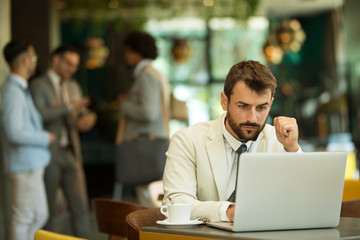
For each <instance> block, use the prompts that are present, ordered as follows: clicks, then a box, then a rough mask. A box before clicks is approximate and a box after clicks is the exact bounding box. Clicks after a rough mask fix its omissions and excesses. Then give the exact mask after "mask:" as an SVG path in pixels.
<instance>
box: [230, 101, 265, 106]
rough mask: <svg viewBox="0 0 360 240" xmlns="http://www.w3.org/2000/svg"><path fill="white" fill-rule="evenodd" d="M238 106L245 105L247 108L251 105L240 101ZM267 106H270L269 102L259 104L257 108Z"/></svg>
mask: <svg viewBox="0 0 360 240" xmlns="http://www.w3.org/2000/svg"><path fill="white" fill-rule="evenodd" d="M236 104H242V105H245V106H251V104H249V103H246V102H242V101H238V102H236ZM266 105H269V103H268V102H264V103H261V104H259V105H257V106H266Z"/></svg>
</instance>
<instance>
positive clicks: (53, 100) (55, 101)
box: [44, 74, 61, 106]
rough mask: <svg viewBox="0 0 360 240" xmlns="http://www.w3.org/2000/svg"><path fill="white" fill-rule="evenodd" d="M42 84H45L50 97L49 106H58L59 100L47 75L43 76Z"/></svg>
mask: <svg viewBox="0 0 360 240" xmlns="http://www.w3.org/2000/svg"><path fill="white" fill-rule="evenodd" d="M44 82H45V83H46V88H47V89H48V90H47V91H49V94H50V96H52V97H51V104H54V105H55V106H57V105H60V104H61V103H60V98H59V96H58V93H57V92H56V89H55V86H54V84H53V82H52V81H51V79H50V77H49V75H48V74H45V78H44Z"/></svg>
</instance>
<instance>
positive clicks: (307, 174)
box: [207, 152, 347, 232]
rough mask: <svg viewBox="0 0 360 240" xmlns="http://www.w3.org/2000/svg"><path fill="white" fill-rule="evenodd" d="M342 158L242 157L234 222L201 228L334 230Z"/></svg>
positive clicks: (318, 154) (311, 155)
mask: <svg viewBox="0 0 360 240" xmlns="http://www.w3.org/2000/svg"><path fill="white" fill-rule="evenodd" d="M346 158H347V154H346V153H345V152H312V153H244V154H242V155H241V157H240V164H239V167H240V168H239V175H238V183H237V191H236V207H235V217H234V222H233V223H229V222H220V223H207V224H208V225H209V226H213V227H217V228H222V229H226V230H230V231H234V232H244V231H266V230H285V229H305V228H328V227H336V226H338V225H339V221H340V210H341V202H342V193H343V188H344V177H345V167H346Z"/></svg>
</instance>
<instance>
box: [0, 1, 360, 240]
mask: <svg viewBox="0 0 360 240" xmlns="http://www.w3.org/2000/svg"><path fill="white" fill-rule="evenodd" d="M359 10H360V1H358V0H287V1H282V0H176V1H172V0H31V1H27V0H0V47H1V49H3V47H4V45H5V44H6V43H7V42H8V41H9V40H10V39H19V38H28V39H30V40H31V41H32V42H33V43H34V46H35V48H36V49H37V52H38V57H39V59H38V62H39V64H38V71H37V74H41V73H42V72H44V71H45V70H46V68H47V66H48V60H49V58H48V56H49V53H50V52H51V50H53V49H54V48H55V47H57V46H58V45H59V44H60V43H65V42H72V43H74V44H76V45H77V46H78V47H79V48H80V49H81V66H80V67H79V70H78V72H77V73H76V75H75V79H76V80H77V81H79V83H80V85H81V87H82V90H83V91H84V94H85V95H88V96H90V97H91V99H92V105H91V108H92V110H93V111H95V112H96V113H97V114H98V122H97V124H96V126H95V128H94V129H93V130H91V131H90V132H88V133H85V134H82V135H81V138H82V149H83V156H84V166H85V171H86V176H87V182H88V191H89V197H90V198H93V197H98V196H106V195H111V193H112V189H113V182H114V178H113V165H114V160H115V159H114V156H115V145H114V139H115V133H116V127H117V123H118V114H117V111H116V110H114V109H113V108H112V104H111V102H112V101H113V100H115V98H116V96H117V95H118V94H120V93H124V92H126V91H127V90H128V89H129V88H130V86H131V84H132V78H131V71H130V70H128V69H127V68H126V67H125V65H124V59H123V53H124V45H123V39H124V37H125V36H126V34H127V33H128V32H129V31H131V30H134V29H138V30H143V31H147V32H149V33H151V34H152V35H153V36H154V37H155V38H156V40H157V46H158V50H159V53H160V54H159V57H158V58H157V59H156V60H155V61H154V63H153V65H154V66H155V68H157V69H158V70H159V71H160V72H161V73H163V74H164V75H166V76H167V78H168V79H169V82H170V84H171V89H172V94H173V98H172V112H173V115H172V119H171V121H170V131H171V133H174V132H175V131H176V130H178V129H180V128H184V127H186V126H188V125H191V124H194V123H196V122H200V121H207V120H210V119H215V118H217V117H218V116H219V115H220V114H221V113H222V109H221V106H220V92H221V91H222V88H223V84H224V79H225V77H226V74H227V72H228V71H229V69H230V67H231V66H232V65H233V64H235V63H236V62H238V61H240V60H244V59H247V60H250V59H252V60H257V61H260V62H261V63H263V64H265V65H267V66H268V67H269V68H270V69H271V70H272V72H273V73H274V75H275V77H276V78H277V81H278V88H277V90H276V95H275V100H274V104H273V107H272V110H271V113H270V118H269V122H271V120H272V118H273V117H276V116H279V115H286V116H292V117H295V118H296V119H297V121H298V124H299V130H300V139H301V145H302V148H303V150H304V151H318V150H327V151H338V150H340V151H347V152H348V153H349V159H350V161H349V162H348V165H349V164H350V166H348V169H347V173H346V174H347V178H354V179H356V178H358V170H357V168H358V167H357V166H358V164H357V159H358V154H357V149H358V148H359V144H360V133H359V132H360V111H359V110H360V106H359V105H358V104H359V103H360V101H359V100H360V94H359V93H360V26H359V22H360V15H359V14H358V11H359ZM7 73H8V67H7V66H6V64H5V61H4V59H3V56H2V55H1V57H0V85H1V83H2V82H3V80H4V78H5V76H6V75H7ZM1 183H2V186H0V189H5V188H6V184H5V183H4V181H1ZM2 194H4V190H3V191H2ZM2 204H3V203H2ZM0 235H1V234H0Z"/></svg>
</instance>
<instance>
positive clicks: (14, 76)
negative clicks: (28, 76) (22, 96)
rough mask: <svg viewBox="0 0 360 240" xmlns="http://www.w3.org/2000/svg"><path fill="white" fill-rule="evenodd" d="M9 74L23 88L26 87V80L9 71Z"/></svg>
mask: <svg viewBox="0 0 360 240" xmlns="http://www.w3.org/2000/svg"><path fill="white" fill-rule="evenodd" d="M10 76H11V77H12V78H13V79H14V80H15V81H16V82H17V83H18V84H20V86H21V87H22V88H24V89H27V88H28V82H27V81H26V80H25V79H24V78H23V77H21V76H20V75H18V74H16V73H11V74H10Z"/></svg>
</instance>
